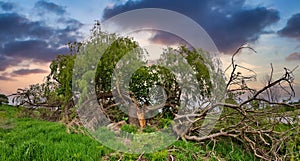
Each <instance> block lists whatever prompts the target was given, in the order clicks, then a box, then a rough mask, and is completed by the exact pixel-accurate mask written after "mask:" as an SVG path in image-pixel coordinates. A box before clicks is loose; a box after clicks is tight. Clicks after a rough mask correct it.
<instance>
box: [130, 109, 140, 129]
mask: <svg viewBox="0 0 300 161" xmlns="http://www.w3.org/2000/svg"><path fill="white" fill-rule="evenodd" d="M128 111H129V113H128V122H129V124H130V125H136V126H137V127H138V126H139V120H138V118H137V107H129V110H128Z"/></svg>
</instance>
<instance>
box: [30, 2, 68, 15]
mask: <svg viewBox="0 0 300 161" xmlns="http://www.w3.org/2000/svg"><path fill="white" fill-rule="evenodd" d="M35 8H36V9H38V11H39V13H40V14H41V15H43V14H45V13H49V12H50V13H54V14H57V15H63V14H65V13H66V10H65V8H64V7H62V6H59V5H57V4H55V3H52V2H46V1H38V2H37V3H36V4H35Z"/></svg>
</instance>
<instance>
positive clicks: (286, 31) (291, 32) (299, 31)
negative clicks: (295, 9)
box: [278, 13, 300, 40]
mask: <svg viewBox="0 0 300 161" xmlns="http://www.w3.org/2000/svg"><path fill="white" fill-rule="evenodd" d="M278 33H279V35H281V36H284V37H289V38H296V39H298V40H300V13H298V14H294V15H293V16H292V17H291V18H290V19H289V20H288V22H287V24H286V26H285V27H284V28H283V29H281V30H280V31H278Z"/></svg>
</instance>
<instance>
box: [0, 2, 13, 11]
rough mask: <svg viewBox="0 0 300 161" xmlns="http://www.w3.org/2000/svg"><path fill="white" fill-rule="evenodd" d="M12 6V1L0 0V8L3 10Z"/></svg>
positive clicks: (7, 9)
mask: <svg viewBox="0 0 300 161" xmlns="http://www.w3.org/2000/svg"><path fill="white" fill-rule="evenodd" d="M14 7H15V4H13V3H10V2H2V1H0V8H1V9H2V10H4V11H11V10H12V9H13V8H14Z"/></svg>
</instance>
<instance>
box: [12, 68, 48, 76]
mask: <svg viewBox="0 0 300 161" xmlns="http://www.w3.org/2000/svg"><path fill="white" fill-rule="evenodd" d="M38 73H47V71H46V70H42V69H20V70H15V71H13V72H12V74H13V75H21V76H22V75H29V74H38Z"/></svg>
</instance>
